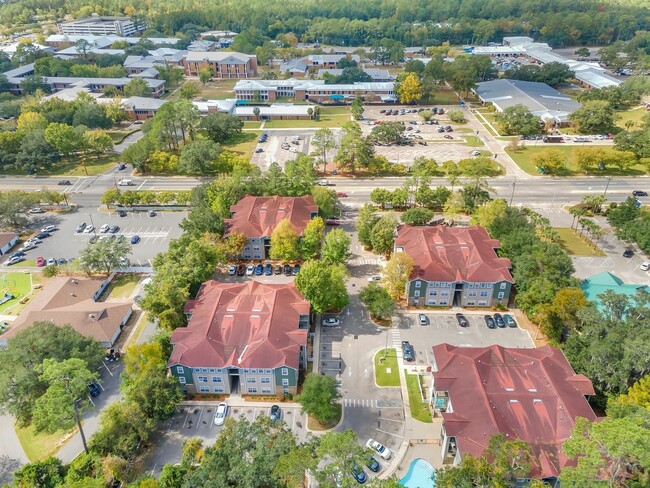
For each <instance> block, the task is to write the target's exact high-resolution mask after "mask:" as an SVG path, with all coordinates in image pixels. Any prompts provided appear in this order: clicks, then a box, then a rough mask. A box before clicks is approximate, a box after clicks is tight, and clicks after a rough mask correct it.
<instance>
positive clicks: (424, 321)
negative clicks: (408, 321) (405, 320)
mask: <svg viewBox="0 0 650 488" xmlns="http://www.w3.org/2000/svg"><path fill="white" fill-rule="evenodd" d="M418 322H419V324H420V325H429V317H427V316H426V315H424V314H423V313H420V314H418Z"/></svg>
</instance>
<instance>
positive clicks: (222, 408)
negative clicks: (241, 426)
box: [214, 402, 228, 425]
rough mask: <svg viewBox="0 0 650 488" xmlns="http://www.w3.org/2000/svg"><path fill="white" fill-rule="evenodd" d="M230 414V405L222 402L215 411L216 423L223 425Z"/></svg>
mask: <svg viewBox="0 0 650 488" xmlns="http://www.w3.org/2000/svg"><path fill="white" fill-rule="evenodd" d="M226 415H228V405H226V404H225V403H223V402H222V403H220V404H219V405H217V410H216V411H215V412H214V425H223V423H224V421H225V420H226Z"/></svg>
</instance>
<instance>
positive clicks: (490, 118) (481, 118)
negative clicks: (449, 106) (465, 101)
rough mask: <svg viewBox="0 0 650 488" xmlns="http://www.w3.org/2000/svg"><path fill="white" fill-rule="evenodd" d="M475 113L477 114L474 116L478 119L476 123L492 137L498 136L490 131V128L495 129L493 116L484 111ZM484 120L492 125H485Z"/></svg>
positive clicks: (479, 110)
mask: <svg viewBox="0 0 650 488" xmlns="http://www.w3.org/2000/svg"><path fill="white" fill-rule="evenodd" d="M476 112H477V113H476V114H475V116H476V118H477V119H478V121H479V122H480V123H481V124H482V125H483V127H485V128H486V129H487V131H488V132H489V133H490V134H492V135H493V136H498V135H499V134H497V133H496V132H495V131H494V130H493V129H492V127H494V128H496V119H495V118H494V114H493V113H492V112H488V111H487V110H486V109H483V110H481V109H478V110H477V111H476ZM486 120H487V122H489V123H490V124H492V125H491V126H490V125H489V124H487V123H486V122H485V121H486Z"/></svg>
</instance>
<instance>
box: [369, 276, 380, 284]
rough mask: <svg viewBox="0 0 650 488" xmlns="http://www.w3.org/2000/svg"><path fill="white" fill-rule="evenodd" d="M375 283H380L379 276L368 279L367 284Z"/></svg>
mask: <svg viewBox="0 0 650 488" xmlns="http://www.w3.org/2000/svg"><path fill="white" fill-rule="evenodd" d="M375 281H381V276H371V277H370V278H368V282H369V283H373V282H375Z"/></svg>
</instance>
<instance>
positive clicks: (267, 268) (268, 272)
mask: <svg viewBox="0 0 650 488" xmlns="http://www.w3.org/2000/svg"><path fill="white" fill-rule="evenodd" d="M272 274H273V265H272V264H271V263H266V266H264V275H265V276H271V275H272Z"/></svg>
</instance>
